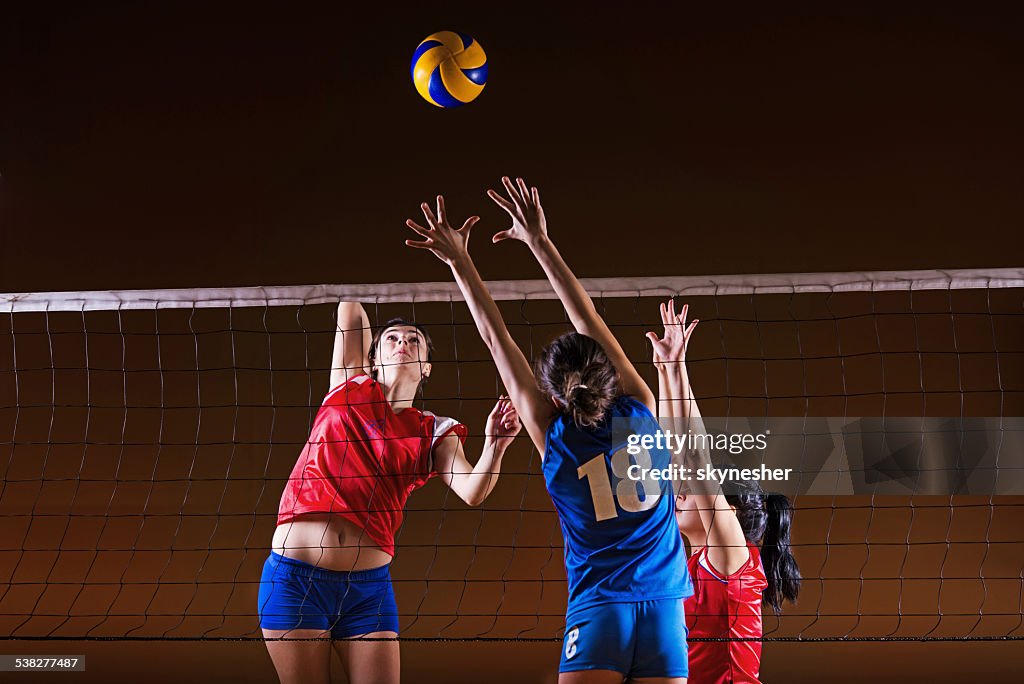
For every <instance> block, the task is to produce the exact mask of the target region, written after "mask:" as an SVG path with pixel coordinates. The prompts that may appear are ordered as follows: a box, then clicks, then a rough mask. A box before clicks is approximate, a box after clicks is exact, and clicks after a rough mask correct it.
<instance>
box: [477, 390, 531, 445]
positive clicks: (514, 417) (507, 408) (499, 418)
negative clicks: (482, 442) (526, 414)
mask: <svg viewBox="0 0 1024 684" xmlns="http://www.w3.org/2000/svg"><path fill="white" fill-rule="evenodd" d="M522 428H523V424H522V423H521V422H520V421H519V414H518V413H517V412H516V407H515V406H513V405H512V400H511V399H509V398H508V397H506V396H502V397H500V398H499V399H498V403H497V404H495V405H494V408H493V409H491V414H490V415H489V416H487V428H486V430H485V433H486V435H487V439H489V440H494V445H495V446H496V447H497V448H498V449H499V450H504V449H505V448H507V447H508V445H509V444H511V443H512V440H514V439H515V438H516V435H518V434H519V431H520V430H521V429H522Z"/></svg>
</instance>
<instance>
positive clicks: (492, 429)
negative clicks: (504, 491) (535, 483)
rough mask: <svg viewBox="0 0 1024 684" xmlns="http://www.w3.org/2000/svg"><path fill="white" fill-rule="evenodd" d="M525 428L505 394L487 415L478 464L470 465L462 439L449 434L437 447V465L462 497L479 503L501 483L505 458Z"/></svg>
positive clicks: (448, 483) (470, 502) (473, 504)
mask: <svg viewBox="0 0 1024 684" xmlns="http://www.w3.org/2000/svg"><path fill="white" fill-rule="evenodd" d="M521 427H522V425H521V423H520V422H519V415H518V414H517V413H516V409H515V407H514V406H513V405H512V402H511V401H510V400H509V399H508V398H507V397H501V398H499V399H498V403H497V404H495V405H494V408H493V409H491V413H490V415H489V416H487V425H486V427H485V428H484V448H483V451H482V452H481V453H480V458H478V459H477V461H476V465H470V463H469V461H468V460H467V459H466V452H465V451H464V450H463V448H462V442H461V441H460V440H459V438H458V437H457V436H456V435H454V434H449V435H448V436H447V437H445V438H444V439H442V440H441V442H440V443H439V444H438V445H437V447H435V449H434V468H435V470H437V473H438V475H440V476H441V479H442V480H444V483H445V484H447V485H448V486H449V487H451V489H452V491H453V492H455V493H456V494H457V495H458V496H459V498H460V499H462V500H463V501H465V502H466V503H467V504H469V505H470V506H479V505H480V504H481V503H483V501H484V499H486V498H487V497H488V496H489V495H490V493H491V490H493V489H494V485H495V484H497V483H498V475H499V474H500V473H501V459H502V457H503V456H504V455H505V450H506V449H508V447H509V445H510V444H512V441H513V440H514V439H515V438H516V435H517V434H519V429H520V428H521Z"/></svg>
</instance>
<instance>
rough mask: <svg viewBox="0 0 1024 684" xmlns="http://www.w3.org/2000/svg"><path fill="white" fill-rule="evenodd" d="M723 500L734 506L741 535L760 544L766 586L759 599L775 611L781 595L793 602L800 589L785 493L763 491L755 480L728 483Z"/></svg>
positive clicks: (787, 501)
mask: <svg viewBox="0 0 1024 684" xmlns="http://www.w3.org/2000/svg"><path fill="white" fill-rule="evenodd" d="M725 500H726V501H728V502H729V505H730V506H735V507H736V518H737V519H738V520H739V522H740V527H741V528H743V536H744V537H746V538H747V541H749V542H751V543H752V544H757V545H758V546H760V548H761V563H762V565H764V575H765V578H766V579H767V580H768V587H767V588H766V589H765V590H764V594H763V595H762V602H763V603H764V604H765V605H769V606H771V607H772V610H774V611H775V612H776V613H778V612H779V611H780V610H782V601H783V599H785V600H787V601H789V602H790V603H795V602H796V597H797V595H798V594H799V593H800V581H801V577H800V568H799V567H798V566H797V564H796V558H794V557H793V552H792V548H791V546H790V540H789V535H790V528H791V527H792V525H793V505H792V504H791V503H790V501H789V499H788V498H786V496H785V495H784V494H774V493H766V492H764V491H763V490H762V489H761V488H760V487H759V486H758V485H757V483H756V482H741V483H731V485H729V486H727V487H726V491H725Z"/></svg>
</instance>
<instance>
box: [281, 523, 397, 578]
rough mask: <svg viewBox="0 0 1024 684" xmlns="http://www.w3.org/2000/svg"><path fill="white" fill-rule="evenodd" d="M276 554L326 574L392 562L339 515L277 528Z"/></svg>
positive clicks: (387, 555) (363, 531)
mask: <svg viewBox="0 0 1024 684" xmlns="http://www.w3.org/2000/svg"><path fill="white" fill-rule="evenodd" d="M273 548H274V551H276V552H277V553H279V554H281V555H282V556H286V557H288V558H294V559H295V560H300V561H302V562H304V563H309V564H310V565H315V566H316V567H318V568H324V569H325V570H340V571H342V572H353V571H360V570H371V569H373V568H379V567H381V566H382V565H387V564H388V563H390V562H391V554H389V553H387V552H386V551H383V550H382V549H381V548H380V547H379V546H377V545H376V544H375V543H374V542H373V540H372V539H370V537H369V535H367V534H366V531H365V530H363V528H361V527H359V525H356V524H355V523H353V522H351V521H349V520H346V519H345V518H342V517H341V516H339V515H328V514H324V515H304V516H302V517H300V518H295V519H294V520H292V521H291V522H286V523H284V524H282V525H278V526H277V530H276V531H275V532H274V542H273Z"/></svg>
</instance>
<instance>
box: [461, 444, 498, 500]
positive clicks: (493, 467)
mask: <svg viewBox="0 0 1024 684" xmlns="http://www.w3.org/2000/svg"><path fill="white" fill-rule="evenodd" d="M504 455H505V449H503V448H499V447H498V446H497V445H496V444H495V443H494V442H493V441H492V440H491V439H488V440H487V441H486V443H485V444H484V448H483V451H482V452H481V453H480V458H479V459H477V462H476V465H475V466H473V470H472V472H470V473H468V474H466V475H464V476H463V481H462V485H461V488H460V489H461V491H460V496H461V498H462V500H463V501H465V502H466V503H468V504H469V505H471V506H478V505H480V504H481V503H483V501H484V499H486V498H487V497H488V496H490V494H491V491H492V490H493V489H494V486H495V485H496V484H498V475H499V474H500V473H501V459H502V457H504Z"/></svg>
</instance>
